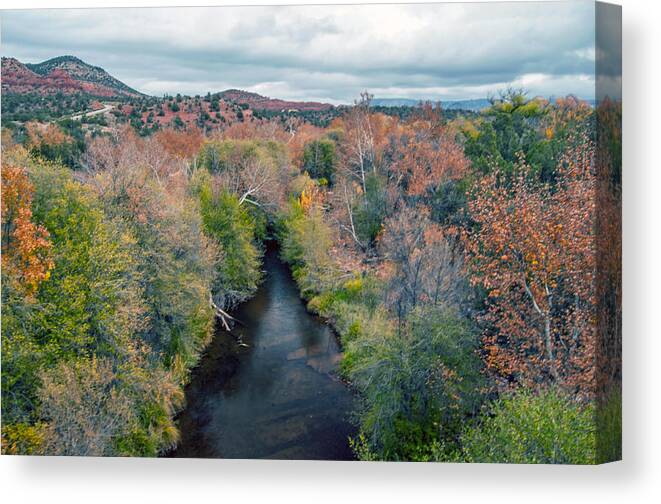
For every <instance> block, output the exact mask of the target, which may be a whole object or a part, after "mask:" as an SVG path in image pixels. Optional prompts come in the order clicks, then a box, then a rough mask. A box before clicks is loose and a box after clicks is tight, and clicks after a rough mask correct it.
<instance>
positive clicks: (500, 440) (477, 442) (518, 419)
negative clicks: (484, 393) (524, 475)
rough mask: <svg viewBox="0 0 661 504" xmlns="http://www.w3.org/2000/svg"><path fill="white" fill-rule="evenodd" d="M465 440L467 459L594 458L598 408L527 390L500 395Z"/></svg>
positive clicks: (543, 460)
mask: <svg viewBox="0 0 661 504" xmlns="http://www.w3.org/2000/svg"><path fill="white" fill-rule="evenodd" d="M461 440H462V443H463V453H464V457H465V460H466V461H467V462H495V463H501V462H505V463H513V464H593V463H594V462H595V421H594V408H593V407H592V406H586V407H584V406H581V405H579V404H576V403H574V402H572V401H571V400H570V399H569V398H567V397H565V396H564V395H561V394H560V393H559V392H557V391H555V390H549V391H546V392H542V393H540V394H537V395H535V394H532V393H531V392H528V391H525V390H523V391H520V392H517V393H515V394H513V395H508V396H505V397H503V398H501V399H499V400H497V401H496V402H495V403H494V404H493V405H492V407H491V411H490V412H488V413H487V414H485V415H483V416H481V417H480V418H479V419H478V421H477V422H476V423H475V424H474V425H473V426H470V427H468V428H467V429H466V430H465V432H464V433H463V435H462V437H461Z"/></svg>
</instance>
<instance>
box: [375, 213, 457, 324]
mask: <svg viewBox="0 0 661 504" xmlns="http://www.w3.org/2000/svg"><path fill="white" fill-rule="evenodd" d="M379 246H380V249H381V251H382V254H383V257H384V258H385V264H384V269H385V271H386V276H387V277H388V278H389V287H388V291H387V302H388V304H389V305H390V306H391V307H392V308H393V310H394V312H395V314H396V316H397V318H398V319H399V321H400V324H401V323H402V322H403V320H404V319H405V318H406V316H407V315H408V313H409V312H411V311H412V310H414V309H415V308H416V307H417V306H420V305H431V306H436V307H444V308H450V309H453V310H457V311H458V310H459V309H460V308H461V306H462V303H463V302H464V299H463V297H464V295H465V289H464V280H463V275H462V269H463V258H462V254H461V250H460V249H459V248H458V246H457V245H456V242H455V240H454V238H453V237H452V236H451V235H446V234H445V233H444V231H443V229H442V228H441V227H440V226H439V225H438V224H435V223H434V222H432V221H431V220H430V219H429V211H428V210H427V209H424V208H418V209H412V208H409V207H405V208H403V209H401V210H400V211H399V212H397V214H396V215H395V216H393V217H391V218H390V219H388V220H387V221H386V225H385V230H384V233H383V237H382V238H381V240H380V243H379Z"/></svg>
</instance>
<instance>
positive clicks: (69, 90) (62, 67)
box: [2, 56, 142, 98]
mask: <svg viewBox="0 0 661 504" xmlns="http://www.w3.org/2000/svg"><path fill="white" fill-rule="evenodd" d="M2 92H3V93H6V94H38V95H54V94H57V93H62V94H65V95H72V94H86V95H90V96H94V97H103V98H117V97H123V96H127V97H137V96H142V94H141V93H139V92H138V91H136V90H135V89H132V88H130V87H129V86H127V85H126V84H124V83H123V82H121V81H119V80H117V79H116V78H114V77H113V76H111V75H110V74H109V73H108V72H106V71H105V70H104V69H103V68H100V67H95V66H92V65H89V64H87V63H85V62H84V61H82V60H80V59H78V58H76V57H74V56H59V57H57V58H53V59H49V60H47V61H44V62H42V63H36V64H29V63H28V64H23V63H21V62H20V61H18V60H17V59H15V58H5V57H3V58H2Z"/></svg>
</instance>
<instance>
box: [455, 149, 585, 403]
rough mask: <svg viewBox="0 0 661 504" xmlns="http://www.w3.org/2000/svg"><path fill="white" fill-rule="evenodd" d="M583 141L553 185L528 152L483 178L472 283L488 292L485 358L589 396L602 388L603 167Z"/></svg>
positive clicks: (470, 242) (475, 208)
mask: <svg viewBox="0 0 661 504" xmlns="http://www.w3.org/2000/svg"><path fill="white" fill-rule="evenodd" d="M592 160H593V148H592V146H591V145H590V144H589V142H587V141H584V142H583V145H579V146H578V148H576V149H575V150H574V151H571V152H569V153H567V155H565V157H564V159H563V160H562V161H561V163H560V167H559V168H558V173H559V176H558V177H559V180H558V183H557V186H556V187H555V188H551V187H549V186H540V185H539V184H536V183H534V182H532V181H531V179H530V178H529V176H528V175H529V167H528V166H527V165H526V164H525V163H524V162H523V161H522V162H521V163H520V164H519V167H518V173H517V174H516V175H515V177H514V179H513V180H512V181H507V180H505V178H504V177H503V175H502V174H501V173H498V172H496V173H493V174H491V175H488V176H486V177H484V178H483V179H482V180H480V181H479V182H478V184H477V187H476V189H475V190H474V192H473V194H472V199H471V201H470V203H469V208H470V212H471V215H472V217H473V219H474V220H475V221H476V223H477V226H476V229H475V231H474V232H472V233H471V234H470V235H469V236H468V239H467V240H466V246H467V250H468V260H469V262H470V265H471V267H472V270H473V273H474V275H475V276H474V277H473V278H472V281H473V283H474V284H481V285H482V286H483V287H485V288H486V289H487V291H488V295H489V299H488V304H489V308H488V311H487V314H486V315H485V317H484V319H485V320H484V321H485V322H486V326H487V333H486V334H485V339H484V343H485V351H486V362H487V366H488V367H489V368H490V369H491V370H492V371H493V372H494V373H495V374H496V375H497V376H501V377H503V378H505V379H507V380H509V381H510V382H511V381H514V382H519V383H524V384H527V385H533V384H541V383H545V382H557V383H558V384H560V385H561V386H564V387H565V388H567V389H570V390H571V391H572V392H577V393H579V394H580V395H582V396H583V397H587V396H590V395H591V394H592V393H593V387H594V378H595V376H594V371H595V370H594V362H593V359H594V351H595V299H594V281H595V278H594V277H595V257H596V255H595V254H596V250H595V239H594V238H595V235H594V223H595V212H596V204H595V176H594V173H593V172H592Z"/></svg>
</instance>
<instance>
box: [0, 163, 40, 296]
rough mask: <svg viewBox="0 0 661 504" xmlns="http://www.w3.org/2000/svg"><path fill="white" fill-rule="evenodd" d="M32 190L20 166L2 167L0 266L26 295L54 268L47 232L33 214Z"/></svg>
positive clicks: (34, 289) (31, 292)
mask: <svg viewBox="0 0 661 504" xmlns="http://www.w3.org/2000/svg"><path fill="white" fill-rule="evenodd" d="M33 193H34V187H33V185H32V183H31V182H30V181H29V179H28V176H27V174H26V173H25V171H24V170H23V169H21V168H18V167H16V166H3V167H2V268H3V270H4V271H5V272H7V270H8V269H9V270H11V272H12V273H11V276H12V277H13V278H15V279H16V281H17V282H18V284H19V285H20V287H21V289H22V290H24V292H26V293H27V294H28V295H32V294H34V292H35V291H36V289H37V287H38V286H39V284H40V283H41V282H42V281H44V280H47V279H48V277H49V276H50V271H51V269H52V268H53V259H52V254H51V249H52V243H51V242H50V240H49V237H50V234H49V233H48V230H46V228H44V227H43V226H41V225H38V224H36V223H35V222H34V220H33V217H32V196H33ZM5 278H6V277H5Z"/></svg>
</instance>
